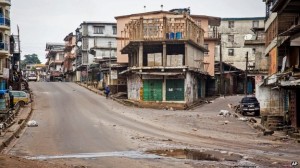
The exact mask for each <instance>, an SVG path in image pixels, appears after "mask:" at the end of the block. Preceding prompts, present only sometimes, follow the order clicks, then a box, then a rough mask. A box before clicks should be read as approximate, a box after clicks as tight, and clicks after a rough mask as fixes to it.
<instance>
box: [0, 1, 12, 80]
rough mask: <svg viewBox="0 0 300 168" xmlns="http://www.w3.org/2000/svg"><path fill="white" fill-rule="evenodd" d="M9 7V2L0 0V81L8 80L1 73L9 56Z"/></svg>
mask: <svg viewBox="0 0 300 168" xmlns="http://www.w3.org/2000/svg"><path fill="white" fill-rule="evenodd" d="M10 6H11V1H10V0H0V79H3V78H5V79H8V76H7V75H6V76H3V75H4V72H3V71H4V68H7V65H8V64H9V62H7V61H8V60H7V58H8V57H9V56H10V43H9V41H10Z"/></svg>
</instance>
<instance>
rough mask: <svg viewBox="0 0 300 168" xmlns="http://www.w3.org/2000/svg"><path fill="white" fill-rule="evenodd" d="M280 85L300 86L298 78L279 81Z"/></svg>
mask: <svg viewBox="0 0 300 168" xmlns="http://www.w3.org/2000/svg"><path fill="white" fill-rule="evenodd" d="M280 85H281V86H283V87H284V86H300V79H298V80H293V81H280Z"/></svg>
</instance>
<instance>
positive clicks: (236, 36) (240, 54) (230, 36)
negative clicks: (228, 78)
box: [217, 17, 265, 70]
mask: <svg viewBox="0 0 300 168" xmlns="http://www.w3.org/2000/svg"><path fill="white" fill-rule="evenodd" d="M264 20H265V18H264V17H256V18H222V20H221V26H220V33H221V42H222V43H221V46H222V57H223V61H224V62H225V63H228V64H232V65H233V66H235V67H237V68H239V69H241V70H245V67H246V66H245V65H246V58H245V56H246V53H247V52H248V59H249V65H250V66H254V65H255V52H254V50H253V48H250V47H245V45H244V43H245V37H247V35H248V36H249V37H251V38H253V40H254V39H255V38H256V35H255V33H254V32H253V31H252V29H253V28H263V27H264ZM249 40H251V39H249ZM219 59H220V58H219V57H218V58H217V61H219Z"/></svg>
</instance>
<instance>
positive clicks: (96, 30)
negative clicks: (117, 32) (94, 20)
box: [94, 26, 105, 34]
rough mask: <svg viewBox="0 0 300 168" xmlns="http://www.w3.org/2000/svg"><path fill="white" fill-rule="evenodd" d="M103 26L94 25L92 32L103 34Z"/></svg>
mask: <svg viewBox="0 0 300 168" xmlns="http://www.w3.org/2000/svg"><path fill="white" fill-rule="evenodd" d="M104 29H105V27H104V26H94V34H104Z"/></svg>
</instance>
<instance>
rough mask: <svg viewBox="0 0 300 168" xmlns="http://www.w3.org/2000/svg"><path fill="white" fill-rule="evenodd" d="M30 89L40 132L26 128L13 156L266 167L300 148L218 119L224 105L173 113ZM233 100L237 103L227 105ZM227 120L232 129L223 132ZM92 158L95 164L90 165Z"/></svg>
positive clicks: (50, 87) (55, 86)
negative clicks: (194, 157)
mask: <svg viewBox="0 0 300 168" xmlns="http://www.w3.org/2000/svg"><path fill="white" fill-rule="evenodd" d="M30 87H31V89H32V90H33V93H34V106H33V109H34V112H33V116H32V119H34V120H36V121H38V122H39V126H38V127H34V128H27V129H26V130H25V131H24V133H23V135H22V136H21V138H20V139H19V140H18V141H17V142H16V143H15V146H14V147H13V148H12V149H11V150H10V151H9V153H10V154H14V155H18V156H31V157H38V156H41V155H47V156H49V157H45V159H49V158H61V157H62V158H64V160H63V163H67V164H78V165H88V166H91V167H124V168H127V167H141V165H142V167H194V166H191V165H195V164H196V163H193V164H187V162H186V161H178V160H172V159H170V158H168V159H165V158H164V159H159V160H157V159H155V156H152V155H141V154H140V153H138V151H143V150H145V148H146V149H153V148H154V149H155V148H180V147H181V148H185V147H189V148H191V147H194V148H199V147H204V148H209V149H214V150H215V149H218V150H226V151H231V152H235V153H239V152H241V151H242V152H244V154H247V155H249V156H250V157H251V156H252V157H253V156H256V155H260V156H262V157H266V158H265V159H264V160H263V161H265V160H267V161H268V160H269V158H271V157H275V158H276V157H282V159H285V160H286V158H295V157H296V156H297V155H298V154H297V153H298V152H297V151H298V149H299V146H296V147H297V148H296V149H295V148H294V150H292V149H290V150H286V149H287V148H286V146H287V144H281V143H276V144H275V145H274V144H272V142H270V141H267V140H266V139H257V133H255V132H254V131H253V130H251V129H250V128H249V127H248V126H247V124H245V123H242V122H237V121H236V119H234V118H226V119H223V118H219V117H216V114H217V113H218V111H219V110H220V109H221V108H223V107H226V103H228V101H226V100H222V99H221V100H217V102H215V103H214V104H211V105H207V106H204V107H202V108H197V109H195V110H194V111H190V112H182V111H176V112H173V111H159V110H151V109H135V108H130V107H124V106H122V105H120V104H118V103H116V102H114V101H112V100H107V99H105V98H104V97H102V96H100V95H97V94H95V93H93V92H91V91H89V90H87V89H85V88H83V87H81V86H78V85H76V84H74V83H63V82H57V83H52V82H49V83H42V82H36V83H35V82H32V83H30ZM235 99H239V97H237V98H233V99H229V100H233V101H236V100H235ZM224 120H228V121H229V122H230V124H229V125H227V126H224V125H223V124H222V123H224ZM220 121H221V123H220ZM221 124H222V125H221ZM194 128H196V130H192V129H194ZM197 130H198V131H197ZM273 146H275V148H271V147H273ZM280 147H282V149H281V148H280ZM284 152H286V154H285V155H281V153H284ZM88 156H91V157H93V159H92V160H86V158H88ZM96 156H97V157H96ZM99 156H110V157H105V158H103V157H99ZM123 156H126V157H123ZM267 156H268V157H267ZM74 158H79V159H74ZM84 158H85V159H84ZM136 158H139V159H136ZM141 158H142V159H141ZM149 158H151V159H149ZM153 159H154V160H153ZM57 162H62V161H61V160H59V161H57ZM269 162H270V161H269ZM197 164H199V163H197ZM197 164H196V165H197ZM212 164H215V163H212ZM222 164H225V165H226V164H227V163H222ZM234 164H235V163H234ZM268 164H269V163H268Z"/></svg>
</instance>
